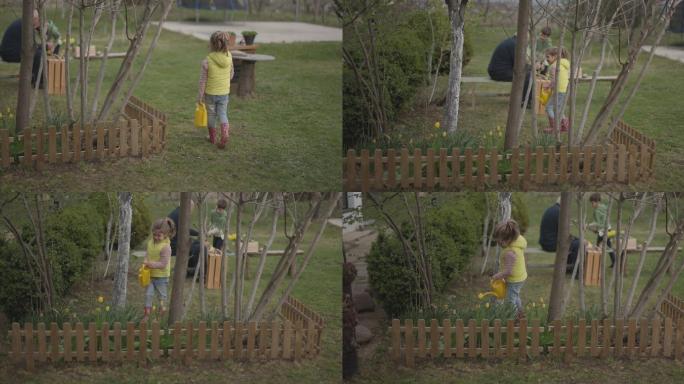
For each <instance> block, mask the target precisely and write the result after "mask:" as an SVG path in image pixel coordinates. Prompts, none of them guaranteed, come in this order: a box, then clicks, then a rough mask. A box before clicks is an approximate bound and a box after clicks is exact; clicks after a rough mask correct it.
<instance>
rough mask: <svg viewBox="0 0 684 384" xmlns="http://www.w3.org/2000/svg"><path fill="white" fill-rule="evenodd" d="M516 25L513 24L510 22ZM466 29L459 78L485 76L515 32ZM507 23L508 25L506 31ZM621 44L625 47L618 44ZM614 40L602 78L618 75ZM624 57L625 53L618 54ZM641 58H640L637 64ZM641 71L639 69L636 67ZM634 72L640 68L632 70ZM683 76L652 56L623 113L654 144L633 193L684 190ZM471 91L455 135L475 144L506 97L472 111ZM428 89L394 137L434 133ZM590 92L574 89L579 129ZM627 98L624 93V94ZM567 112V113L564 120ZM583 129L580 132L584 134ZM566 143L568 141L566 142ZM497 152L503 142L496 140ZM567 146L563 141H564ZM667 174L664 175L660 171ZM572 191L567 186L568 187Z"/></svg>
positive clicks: (528, 133)
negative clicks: (649, 170) (649, 179)
mask: <svg viewBox="0 0 684 384" xmlns="http://www.w3.org/2000/svg"><path fill="white" fill-rule="evenodd" d="M513 21H515V20H513ZM470 23H471V25H470V26H469V27H468V28H467V29H466V33H468V34H469V36H470V39H471V41H472V46H473V57H472V60H471V61H470V63H469V64H468V65H467V66H466V67H465V68H464V69H463V76H485V77H488V76H489V75H488V74H487V65H488V63H489V60H490V58H491V54H492V52H493V50H494V48H495V47H496V46H497V45H498V44H499V43H500V42H501V41H502V40H504V39H505V38H506V37H508V36H510V35H512V34H513V33H515V26H514V25H512V26H511V25H510V23H509V22H507V21H502V25H500V24H499V23H497V25H494V26H492V25H484V26H483V25H480V22H479V20H478V19H477V18H475V17H473V18H471V19H470ZM507 23H508V25H507ZM554 33H555V34H554V35H553V36H552V37H553V39H554V40H553V41H554V44H556V43H557V41H558V34H559V29H558V28H554ZM673 39H675V37H674V36H672V35H671V34H668V36H667V38H666V39H665V40H667V41H671V40H673ZM566 40H567V41H566V45H565V46H566V47H569V46H570V40H569V36H566ZM592 44H593V45H592V46H591V47H590V49H589V51H588V53H587V54H586V55H585V59H584V61H583V64H582V69H583V72H584V73H586V74H588V75H591V74H592V72H593V70H594V67H595V65H596V64H597V63H598V61H599V54H600V46H598V45H597V44H596V43H592ZM623 44H624V42H623ZM617 45H618V44H617V37H616V38H615V41H614V42H613V45H612V49H613V51H610V52H608V53H607V55H606V63H605V64H604V66H603V69H602V71H601V75H613V74H617V73H618V72H619V63H618V61H617ZM622 55H623V57H624V52H623V53H622ZM645 56H646V55H645V54H644V55H642V60H643V58H644V57H645ZM638 65H640V63H639V64H638ZM637 68H639V67H637ZM682 70H684V64H682V63H680V62H676V61H672V60H668V59H664V58H660V57H658V56H655V57H654V58H653V61H652V63H651V65H650V67H649V69H648V70H647V72H646V75H645V76H644V79H643V81H642V84H641V87H640V88H639V91H638V92H637V93H636V95H635V97H634V99H633V100H632V102H631V104H630V106H629V108H628V109H627V111H626V113H625V116H624V118H623V120H624V121H625V122H626V123H627V124H628V125H630V126H632V127H633V128H635V129H637V130H638V131H640V132H642V133H644V134H645V135H646V136H648V137H651V138H653V139H654V140H655V141H656V153H657V155H656V164H655V171H656V180H655V182H653V183H649V184H644V183H642V184H637V185H635V186H633V187H634V190H677V189H680V188H681V187H682V186H684V182H682V180H684V162H682V160H681V159H682V155H684V139H682V138H681V137H680V136H678V135H673V132H675V131H677V129H678V128H679V127H681V126H682V121H683V120H684V111H683V110H682V109H681V108H680V105H681V100H680V96H681V95H682V88H683V87H684V78H682V76H681V75H680V74H681V72H682ZM637 75H638V70H635V71H634V73H633V74H632V75H631V80H630V81H629V82H628V84H633V83H634V82H635V78H636V77H637ZM447 80H448V79H447V78H446V76H441V77H440V78H439V79H438V82H437V91H436V92H435V95H436V96H435V100H439V99H440V97H442V95H444V94H445V92H446V86H447ZM472 86H473V85H470V84H465V85H464V86H463V90H462V96H461V107H460V110H459V123H458V124H459V129H462V130H464V131H465V132H467V133H468V134H470V135H472V136H474V137H476V138H480V137H481V136H483V135H484V134H487V133H489V132H490V131H494V132H496V131H495V129H496V127H497V126H500V127H503V128H505V127H506V118H507V114H508V97H506V96H480V97H476V105H475V107H474V108H473V107H471V97H470V96H468V95H466V92H467V91H468V90H469V89H471V88H470V87H472ZM429 88H430V87H427V88H425V89H421V90H419V91H418V93H417V96H416V97H415V99H414V102H413V104H412V105H411V106H410V107H409V108H407V109H406V110H404V111H403V112H402V114H401V117H400V119H399V121H398V122H397V123H396V125H395V130H396V131H397V133H401V134H402V137H405V138H406V140H408V138H409V137H415V138H420V137H426V136H428V135H429V134H431V133H433V130H432V127H433V125H434V123H435V121H441V120H442V119H443V114H444V108H443V107H441V106H436V105H435V104H431V105H430V106H428V107H427V108H426V106H425V101H426V100H427V95H428V94H429V92H430V89H429ZM609 88H610V83H606V82H600V83H598V84H597V87H596V90H595V93H594V97H593V101H592V104H591V108H590V113H589V120H588V123H587V125H589V124H590V123H591V121H592V118H593V116H595V115H596V113H597V112H598V110H599V108H600V106H601V103H602V100H603V99H604V98H605V97H606V95H607V94H608V91H609ZM476 89H477V92H482V93H490V94H491V93H502V92H510V83H501V84H478V85H477V88H476ZM588 90H589V86H588V84H587V83H584V84H581V85H579V87H578V95H577V106H578V108H577V111H578V112H577V114H578V116H579V118H577V120H576V122H577V124H579V121H580V118H581V114H582V111H583V108H584V102H585V100H586V94H587V92H588ZM627 93H628V92H625V94H627ZM568 112H569V110H568V109H566V114H567V113H568ZM546 126H548V120H547V118H546V116H545V115H538V127H539V129H540V130H541V129H543V128H544V127H546ZM587 129H588V127H585V131H584V132H585V133H586V132H587ZM533 137H534V136H533V134H532V128H531V117H530V114H529V113H527V114H526V115H525V121H524V123H523V127H522V130H521V136H520V144H521V145H525V144H528V143H531V144H535V143H536V141H535V139H534V138H533ZM566 138H567V136H566ZM500 141H501V144H500V146H502V143H503V139H501V140H500ZM564 141H566V140H564ZM665 170H667V171H665ZM570 187H571V186H570Z"/></svg>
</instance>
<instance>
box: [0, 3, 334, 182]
mask: <svg viewBox="0 0 684 384" xmlns="http://www.w3.org/2000/svg"><path fill="white" fill-rule="evenodd" d="M13 18H14V17H13V15H12V14H11V13H5V14H4V15H2V16H0V25H7V24H9V22H11V20H12V19H13ZM54 19H55V21H56V22H57V23H58V24H59V25H60V27H61V29H62V31H65V30H66V28H65V27H64V26H63V25H65V23H66V21H65V20H63V19H61V17H60V16H58V15H55V17H54ZM105 24H106V23H105ZM105 24H103V26H105ZM102 29H104V28H102ZM102 29H100V28H98V32H99V33H102V34H98V35H96V38H95V39H94V41H93V43H94V44H96V45H97V46H98V47H103V46H104V45H105V42H106V40H105V35H104V34H103V32H101V31H102ZM206 46H207V43H206V42H204V41H201V40H198V39H195V38H192V37H189V36H184V35H181V34H177V33H173V32H169V31H164V32H163V33H162V36H161V38H160V40H159V44H158V46H157V48H156V50H155V52H154V54H153V57H152V60H151V62H150V64H149V65H148V67H147V69H146V72H145V75H144V76H143V79H142V81H141V82H140V85H139V86H138V87H137V88H136V91H135V93H134V94H135V95H136V96H138V97H140V98H141V99H143V100H144V101H145V102H147V103H148V104H150V105H152V106H154V107H156V108H158V109H160V110H162V111H164V112H166V113H167V115H168V117H169V128H168V130H167V146H166V148H165V150H164V151H163V152H162V153H161V154H159V155H155V156H152V157H150V158H149V159H145V160H139V159H121V160H118V161H113V162H106V163H81V164H77V165H65V166H63V165H59V166H50V167H48V168H47V169H46V170H45V171H43V172H37V171H25V170H17V169H15V170H11V171H4V172H0V180H2V184H3V186H10V185H11V186H12V187H13V188H17V189H34V190H35V189H39V188H43V189H59V190H63V191H102V190H116V189H126V190H137V191H141V190H146V191H160V190H177V189H178V187H177V186H178V185H186V186H192V189H194V190H212V189H213V190H216V189H223V190H225V189H231V190H243V191H246V190H252V191H258V190H297V191H301V190H335V189H338V188H339V185H340V180H341V169H342V167H341V159H340V158H339V156H337V154H338V153H339V148H340V147H341V134H340V133H341V131H340V129H341V121H342V120H341V119H342V117H341V116H342V114H341V108H342V107H341V100H342V99H341V96H342V95H341V91H340V90H341V88H342V87H341V73H342V72H341V66H340V60H341V58H340V43H292V44H261V45H260V47H259V53H263V54H269V55H273V56H275V58H276V60H275V61H272V62H264V63H259V64H257V70H256V71H257V79H256V97H254V98H247V99H241V98H238V97H236V96H232V97H231V99H230V103H229V107H228V114H229V119H230V121H231V140H230V142H229V144H228V146H227V148H226V150H224V151H221V150H218V149H217V148H216V147H214V146H211V145H210V144H209V143H207V142H206V140H205V136H206V130H198V129H195V128H194V127H193V112H194V107H195V99H196V95H197V79H198V77H199V63H200V61H201V60H202V58H204V56H205V55H206V54H207V48H206ZM124 47H125V42H124V39H119V40H118V41H117V43H116V45H115V49H114V50H115V51H122V50H124ZM98 49H99V48H98ZM118 65H119V61H118V60H111V61H110V62H109V64H108V69H107V76H106V77H105V79H106V80H105V84H108V81H109V82H111V80H112V79H113V76H114V73H115V71H116V70H118ZM73 68H74V71H75V68H76V66H75V63H74V67H73ZM98 68H99V65H98V62H93V63H91V69H90V75H91V76H92V78H94V77H95V76H96V75H97V70H98ZM136 68H137V67H136ZM18 70H19V68H18V65H16V64H2V65H1V66H0V75H7V74H13V73H18ZM134 71H135V69H134ZM74 73H75V72H74ZM93 83H94V81H93ZM91 85H92V84H91ZM0 86H2V88H3V92H2V93H1V94H0V108H2V110H3V111H4V110H5V109H6V107H8V106H9V107H11V109H14V108H15V104H16V89H17V88H16V87H17V80H16V79H2V80H0ZM105 92H106V89H105ZM91 94H92V93H91ZM103 98H104V94H103V95H101V97H100V102H101V101H102V99H103ZM52 99H53V109H57V110H62V111H66V108H65V105H66V101H65V97H64V96H60V97H53V98H52ZM34 117H35V119H36V121H41V120H42V119H43V112H42V100H38V102H37V106H36V111H35V112H34Z"/></svg>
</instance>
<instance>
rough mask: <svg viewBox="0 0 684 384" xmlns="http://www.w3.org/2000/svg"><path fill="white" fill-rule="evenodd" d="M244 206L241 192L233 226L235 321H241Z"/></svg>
mask: <svg viewBox="0 0 684 384" xmlns="http://www.w3.org/2000/svg"><path fill="white" fill-rule="evenodd" d="M244 204H245V203H244V200H243V197H242V192H239V193H238V201H237V213H236V217H237V223H236V224H235V225H236V227H235V234H236V237H235V272H234V274H235V299H234V300H233V317H234V319H235V321H242V313H241V312H240V311H241V309H242V289H241V287H240V282H241V281H242V276H240V275H241V274H240V272H241V271H242V263H243V260H242V257H243V254H242V247H241V244H240V242H241V238H240V237H241V236H242V211H243V209H244ZM245 249H246V248H245Z"/></svg>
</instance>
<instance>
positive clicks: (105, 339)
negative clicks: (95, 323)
mask: <svg viewBox="0 0 684 384" xmlns="http://www.w3.org/2000/svg"><path fill="white" fill-rule="evenodd" d="M104 325H105V326H104V327H102V361H109V323H105V324H104Z"/></svg>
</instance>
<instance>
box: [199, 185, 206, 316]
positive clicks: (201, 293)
mask: <svg viewBox="0 0 684 384" xmlns="http://www.w3.org/2000/svg"><path fill="white" fill-rule="evenodd" d="M206 197H207V194H206V193H203V192H198V193H197V205H198V206H199V208H200V254H199V259H198V261H197V262H198V267H199V271H200V284H199V299H200V313H201V314H202V318H206V316H207V299H206V297H205V295H204V284H205V268H206V266H205V264H206V263H205V261H206V260H205V257H204V254H205V251H206V243H205V242H206V239H207V237H206V233H207V200H206Z"/></svg>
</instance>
